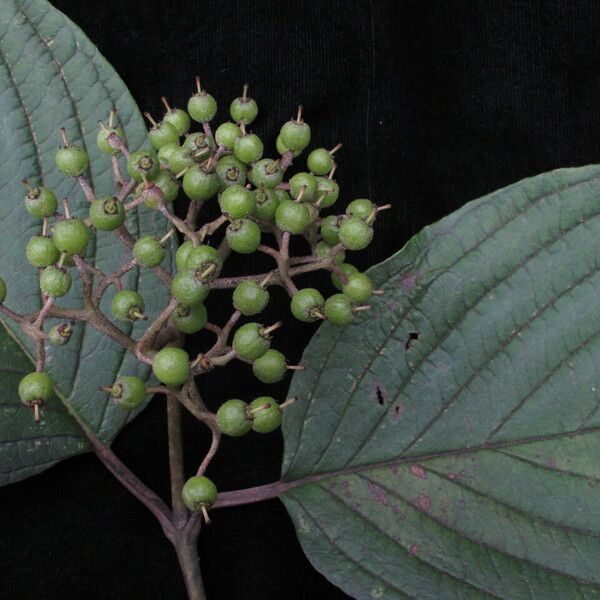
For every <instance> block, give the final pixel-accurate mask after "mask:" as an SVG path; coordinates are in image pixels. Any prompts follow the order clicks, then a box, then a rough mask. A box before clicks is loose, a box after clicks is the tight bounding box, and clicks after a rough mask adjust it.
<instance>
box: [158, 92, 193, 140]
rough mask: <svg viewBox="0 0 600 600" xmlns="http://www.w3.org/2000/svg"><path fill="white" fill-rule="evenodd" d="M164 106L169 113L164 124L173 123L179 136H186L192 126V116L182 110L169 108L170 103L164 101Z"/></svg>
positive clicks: (166, 114)
mask: <svg viewBox="0 0 600 600" xmlns="http://www.w3.org/2000/svg"><path fill="white" fill-rule="evenodd" d="M163 104H165V106H166V107H167V112H166V113H165V114H164V116H163V123H165V122H167V123H171V125H173V127H175V129H176V130H177V133H178V134H179V135H184V134H186V133H187V132H188V131H189V130H190V127H191V126H192V121H191V120H190V116H189V115H188V114H187V113H186V112H185V110H183V109H181V108H172V107H170V106H168V103H167V102H166V101H165V100H164V99H163Z"/></svg>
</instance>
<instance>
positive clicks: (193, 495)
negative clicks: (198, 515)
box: [181, 475, 217, 512]
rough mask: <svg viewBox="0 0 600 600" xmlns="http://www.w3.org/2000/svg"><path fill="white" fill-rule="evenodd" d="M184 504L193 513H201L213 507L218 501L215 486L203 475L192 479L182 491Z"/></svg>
mask: <svg viewBox="0 0 600 600" xmlns="http://www.w3.org/2000/svg"><path fill="white" fill-rule="evenodd" d="M181 497H182V498H183V503H184V504H185V505H186V506H187V507H188V508H189V509H190V510H192V511H194V512H200V511H201V510H202V509H203V508H204V509H205V510H206V508H208V507H209V506H211V505H213V504H214V503H215V501H216V499H217V488H216V486H215V484H214V483H213V482H212V481H211V480H210V479H208V477H204V476H203V475H194V477H190V478H189V479H188V480H187V481H186V482H185V485H184V486H183V489H182V490H181Z"/></svg>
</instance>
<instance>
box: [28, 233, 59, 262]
mask: <svg viewBox="0 0 600 600" xmlns="http://www.w3.org/2000/svg"><path fill="white" fill-rule="evenodd" d="M25 255H26V256H27V260H28V261H29V262H30V263H31V264H32V265H33V266H34V267H37V268H38V269H43V268H45V267H48V266H50V265H53V264H54V263H55V262H57V261H58V258H59V256H60V252H59V251H58V248H57V247H56V246H55V244H54V241H53V240H52V238H49V237H46V236H41V235H36V236H35V237H32V238H31V239H30V240H29V241H28V242H27V247H26V248H25Z"/></svg>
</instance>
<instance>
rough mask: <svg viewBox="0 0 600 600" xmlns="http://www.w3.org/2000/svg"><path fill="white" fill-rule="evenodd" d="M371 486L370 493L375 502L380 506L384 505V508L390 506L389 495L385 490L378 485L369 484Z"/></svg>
mask: <svg viewBox="0 0 600 600" xmlns="http://www.w3.org/2000/svg"><path fill="white" fill-rule="evenodd" d="M368 486H369V491H370V492H371V497H372V498H373V500H374V501H375V502H379V504H383V506H387V505H388V497H387V494H386V493H385V490H384V489H382V488H380V487H379V486H378V485H377V484H375V483H371V482H369V483H368Z"/></svg>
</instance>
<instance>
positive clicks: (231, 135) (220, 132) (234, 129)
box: [215, 123, 242, 150]
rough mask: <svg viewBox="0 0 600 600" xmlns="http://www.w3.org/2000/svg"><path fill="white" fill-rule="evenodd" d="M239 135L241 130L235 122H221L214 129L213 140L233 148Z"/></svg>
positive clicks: (230, 148)
mask: <svg viewBox="0 0 600 600" xmlns="http://www.w3.org/2000/svg"><path fill="white" fill-rule="evenodd" d="M241 135H242V132H241V130H240V128H239V127H238V126H237V125H236V124H235V123H221V125H219V126H218V127H217V130H216V131H215V140H216V141H217V144H219V146H223V147H225V148H227V149H228V150H233V145H234V144H235V140H236V139H237V138H239V137H240V136H241Z"/></svg>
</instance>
